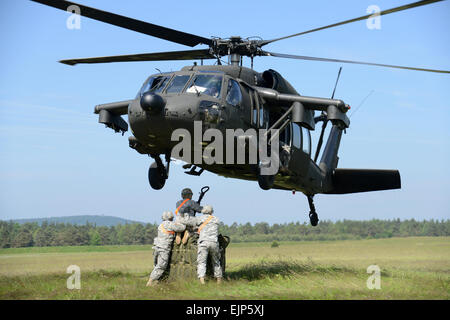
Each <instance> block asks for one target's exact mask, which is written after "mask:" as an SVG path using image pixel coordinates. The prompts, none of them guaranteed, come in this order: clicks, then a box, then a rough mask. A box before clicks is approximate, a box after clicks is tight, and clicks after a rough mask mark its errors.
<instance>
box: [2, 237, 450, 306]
mask: <svg viewBox="0 0 450 320" xmlns="http://www.w3.org/2000/svg"><path fill="white" fill-rule="evenodd" d="M270 245H271V243H238V244H231V245H230V246H229V247H228V249H227V272H226V281H224V282H223V283H222V284H221V285H220V286H218V285H217V284H216V283H215V282H213V281H210V282H208V283H207V284H206V285H205V286H201V285H200V284H199V283H198V282H197V281H190V280H186V281H178V282H170V283H162V284H160V285H158V286H156V287H152V288H147V287H145V283H146V281H147V279H148V275H149V273H150V271H151V270H152V267H153V259H152V249H151V246H105V247H49V248H17V249H0V299H449V298H450V238H449V237H433V238H431V237H420V238H391V239H376V240H357V241H353V240H346V241H329V242H327V241H320V242H319V241H318V242H312V241H311V242H281V243H280V246H279V247H277V248H271V246H270ZM69 265H77V266H79V267H80V269H81V289H80V290H69V289H67V287H66V281H67V278H68V277H69V276H70V275H69V274H67V273H66V268H67V267H68V266H69ZM370 265H377V266H379V268H380V269H381V289H379V290H377V289H373V290H369V289H368V288H367V286H366V282H367V279H368V277H369V276H370V274H368V273H367V267H368V266H370Z"/></svg>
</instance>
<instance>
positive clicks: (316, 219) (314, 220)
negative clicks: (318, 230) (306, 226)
mask: <svg viewBox="0 0 450 320" xmlns="http://www.w3.org/2000/svg"><path fill="white" fill-rule="evenodd" d="M307 197H308V204H309V209H310V211H309V221H310V222H311V225H312V226H313V227H315V226H317V224H318V223H319V216H318V215H317V212H316V207H315V206H314V201H313V196H307Z"/></svg>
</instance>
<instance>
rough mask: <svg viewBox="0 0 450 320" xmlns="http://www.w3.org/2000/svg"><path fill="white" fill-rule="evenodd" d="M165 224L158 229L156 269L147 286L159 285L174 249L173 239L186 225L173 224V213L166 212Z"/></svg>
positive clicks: (154, 247) (154, 244)
mask: <svg viewBox="0 0 450 320" xmlns="http://www.w3.org/2000/svg"><path fill="white" fill-rule="evenodd" d="M162 219H163V222H162V223H161V224H160V225H159V227H158V236H157V237H156V238H155V240H154V242H153V249H154V251H153V256H154V265H155V267H154V269H153V271H152V273H151V274H150V279H149V280H148V282H147V286H152V285H154V284H156V283H158V279H159V278H160V277H161V276H162V274H163V273H164V271H165V270H166V268H167V265H168V263H169V257H170V250H171V247H172V242H173V238H174V237H175V233H176V232H183V231H184V230H185V228H186V226H185V225H183V224H180V223H178V222H173V221H172V220H173V213H172V212H170V211H166V212H164V213H163V215H162Z"/></svg>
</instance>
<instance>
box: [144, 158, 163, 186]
mask: <svg viewBox="0 0 450 320" xmlns="http://www.w3.org/2000/svg"><path fill="white" fill-rule="evenodd" d="M148 182H149V183H150V186H151V187H152V188H153V189H155V190H160V189H162V188H163V187H164V184H165V183H166V175H165V168H164V167H162V168H161V167H159V166H158V164H157V163H156V162H153V163H152V164H151V166H150V168H149V169H148Z"/></svg>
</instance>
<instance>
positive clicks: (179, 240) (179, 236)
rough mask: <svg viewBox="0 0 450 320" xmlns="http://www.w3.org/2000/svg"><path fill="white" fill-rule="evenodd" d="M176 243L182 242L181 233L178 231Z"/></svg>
mask: <svg viewBox="0 0 450 320" xmlns="http://www.w3.org/2000/svg"><path fill="white" fill-rule="evenodd" d="M175 243H176V244H178V245H179V244H180V243H181V234H180V233H179V232H177V235H176V236H175Z"/></svg>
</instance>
